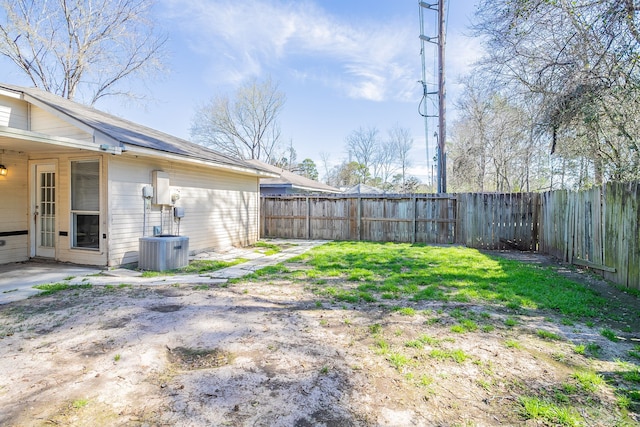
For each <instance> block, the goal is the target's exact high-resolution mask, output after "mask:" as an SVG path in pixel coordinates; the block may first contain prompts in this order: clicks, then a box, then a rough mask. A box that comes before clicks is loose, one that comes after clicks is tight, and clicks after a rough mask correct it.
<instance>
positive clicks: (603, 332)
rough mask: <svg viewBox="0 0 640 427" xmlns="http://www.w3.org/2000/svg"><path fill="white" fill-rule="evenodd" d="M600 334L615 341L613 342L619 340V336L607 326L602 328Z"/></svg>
mask: <svg viewBox="0 0 640 427" xmlns="http://www.w3.org/2000/svg"><path fill="white" fill-rule="evenodd" d="M600 335H602V336H603V337H605V338H606V339H608V340H609V341H613V342H617V341H618V336H617V335H616V333H615V332H613V331H612V330H611V329H607V328H604V329H601V330H600Z"/></svg>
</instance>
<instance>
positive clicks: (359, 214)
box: [356, 195, 362, 240]
mask: <svg viewBox="0 0 640 427" xmlns="http://www.w3.org/2000/svg"><path fill="white" fill-rule="evenodd" d="M356 202H357V203H358V205H357V206H356V220H357V223H356V224H357V225H356V231H357V233H358V240H362V230H361V227H362V197H361V196H360V195H358V197H357V198H356Z"/></svg>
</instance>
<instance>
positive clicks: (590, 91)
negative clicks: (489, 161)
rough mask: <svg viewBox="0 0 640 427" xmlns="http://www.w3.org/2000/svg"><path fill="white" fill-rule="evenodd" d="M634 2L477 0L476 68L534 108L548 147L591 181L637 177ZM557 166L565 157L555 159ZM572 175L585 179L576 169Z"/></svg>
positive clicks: (639, 96) (639, 86) (638, 47)
mask: <svg viewBox="0 0 640 427" xmlns="http://www.w3.org/2000/svg"><path fill="white" fill-rule="evenodd" d="M639 10H640V2H639V1H635V0H575V1H573V0H572V1H569V0H556V1H549V0H499V1H493V0H491V1H490V0H483V1H482V2H481V4H480V6H479V8H478V11H479V19H478V22H477V24H476V27H475V28H476V30H477V31H478V33H479V34H481V35H482V36H484V37H485V39H486V40H487V45H488V48H487V52H489V53H488V56H487V58H485V60H484V69H485V70H488V71H490V72H491V74H492V75H493V76H495V78H496V79H497V80H498V83H499V84H500V85H502V86H503V87H509V90H511V91H512V93H514V94H518V95H519V96H523V97H528V98H529V101H527V103H529V104H530V105H531V104H533V103H536V104H537V108H536V110H538V111H541V112H542V113H543V114H541V115H540V120H539V123H538V125H539V126H538V128H539V130H544V131H545V132H546V133H547V134H548V135H549V138H550V139H551V151H552V152H555V153H557V154H558V155H560V156H562V157H563V158H564V160H571V161H576V164H578V165H583V164H587V165H588V166H589V167H588V168H587V169H591V170H592V172H591V175H592V176H593V182H595V183H597V184H599V183H601V182H602V181H603V180H604V179H606V178H612V179H637V178H638V177H640V172H639V170H638V165H640V150H638V148H639V147H638V144H637V140H638V136H639V134H638V127H637V125H636V122H637V120H633V119H632V120H629V118H630V117H634V116H635V117H637V114H638V112H640V102H639V101H640V69H639V67H638V65H639V61H640V59H639V58H640V34H639V33H638V23H639V17H638V14H637V12H638V11H639ZM562 163H563V165H564V164H565V163H566V161H563V162H562ZM579 170H580V171H579V172H578V173H577V176H575V177H574V180H575V181H577V182H579V183H589V182H590V178H589V171H588V170H585V169H583V167H582V166H580V167H579Z"/></svg>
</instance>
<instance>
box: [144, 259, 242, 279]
mask: <svg viewBox="0 0 640 427" xmlns="http://www.w3.org/2000/svg"><path fill="white" fill-rule="evenodd" d="M247 261H248V260H247V259H245V258H237V259H234V260H232V261H214V260H207V259H196V260H193V261H191V262H190V263H189V265H187V266H186V267H183V268H178V269H176V270H165V271H143V272H142V277H163V276H175V275H178V274H204V273H210V272H213V271H217V270H221V269H223V268H227V267H232V266H234V265H237V264H242V263H243V262H247Z"/></svg>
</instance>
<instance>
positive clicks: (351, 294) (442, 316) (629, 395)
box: [238, 242, 640, 426]
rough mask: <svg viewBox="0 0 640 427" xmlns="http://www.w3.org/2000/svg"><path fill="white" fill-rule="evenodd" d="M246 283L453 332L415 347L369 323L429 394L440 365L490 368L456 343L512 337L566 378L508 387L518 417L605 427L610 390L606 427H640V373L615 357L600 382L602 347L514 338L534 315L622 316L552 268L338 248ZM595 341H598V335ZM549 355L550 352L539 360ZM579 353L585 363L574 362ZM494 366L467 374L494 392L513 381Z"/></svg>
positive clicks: (572, 320)
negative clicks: (639, 426)
mask: <svg viewBox="0 0 640 427" xmlns="http://www.w3.org/2000/svg"><path fill="white" fill-rule="evenodd" d="M301 265H302V266H304V268H301ZM247 280H249V281H252V280H253V281H261V282H264V281H267V282H269V281H271V282H272V283H277V282H278V281H291V282H292V283H295V282H302V283H305V286H306V287H307V289H308V290H310V291H312V292H313V293H314V294H315V295H316V296H317V297H318V300H317V301H316V307H318V308H323V309H330V308H333V309H337V308H341V309H343V310H344V309H347V310H362V309H364V310H366V309H367V308H366V307H370V308H372V309H373V308H374V307H375V308H382V309H383V310H386V313H388V314H387V315H388V316H391V315H392V314H393V313H395V314H397V315H401V316H406V317H420V319H423V322H424V324H425V325H430V326H433V325H437V324H440V325H443V326H445V325H446V326H445V327H446V330H447V332H448V334H447V336H446V337H444V338H443V337H439V338H435V337H433V336H430V335H428V334H422V335H421V336H417V337H415V338H414V339H403V338H402V337H403V336H404V335H405V332H406V331H403V330H402V329H396V330H395V331H388V330H387V331H385V330H384V329H385V328H383V327H381V325H380V324H379V323H376V324H372V325H369V333H370V335H371V337H373V339H374V343H373V348H374V350H375V352H376V354H378V355H380V356H382V357H384V358H385V359H386V360H387V362H388V363H389V366H391V367H393V368H395V369H397V370H398V371H399V372H401V373H402V374H403V375H404V378H405V380H407V381H409V382H412V383H414V384H416V386H418V387H425V384H428V387H427V388H428V389H430V390H433V387H434V384H436V383H437V378H434V377H433V375H432V374H430V373H429V369H424V368H425V367H428V366H430V365H431V364H432V363H434V361H439V362H441V363H442V362H443V361H453V362H455V363H456V364H465V363H468V360H472V361H473V362H472V363H474V364H476V365H478V366H483V363H484V362H482V361H481V360H480V359H479V358H477V357H474V356H473V354H470V353H469V352H468V351H464V350H462V349H460V348H457V347H456V346H455V345H453V343H455V342H459V341H460V340H465V339H467V340H471V339H472V338H471V334H476V335H477V334H480V335H479V336H480V340H482V335H481V334H482V333H485V334H486V333H494V332H498V334H502V335H504V337H505V340H504V346H505V348H510V349H512V350H513V351H522V352H529V353H531V354H533V355H534V358H544V357H549V359H552V360H553V361H552V363H561V364H563V369H565V370H566V372H565V374H564V375H565V376H566V380H565V381H562V382H560V383H558V384H556V385H554V386H551V387H548V386H547V387H544V386H540V385H536V386H531V387H528V386H527V384H525V383H519V382H518V381H519V380H513V381H515V383H516V385H515V386H513V387H511V388H512V390H510V391H511V392H512V393H513V395H512V396H510V397H509V399H512V400H513V401H514V402H515V403H514V404H513V410H514V411H517V412H518V413H519V415H520V417H521V419H525V420H526V419H531V420H536V421H537V422H539V423H541V424H542V425H562V426H581V425H591V424H590V423H592V422H594V419H595V420H596V421H595V424H594V425H600V423H602V422H603V421H602V420H599V419H598V415H597V414H598V413H599V411H600V410H601V408H600V406H599V405H604V403H603V402H602V400H601V397H600V395H599V394H597V393H598V392H605V393H612V394H613V395H615V396H616V399H617V400H616V402H617V403H616V405H617V408H616V409H615V410H616V411H617V414H618V415H617V416H616V417H617V418H616V419H615V420H613V421H612V419H610V418H609V419H607V420H606V421H604V424H608V423H613V424H612V425H614V424H616V425H636V424H635V423H634V421H633V419H632V418H629V416H628V415H627V414H628V411H629V410H633V411H635V412H638V410H639V409H640V384H639V382H640V381H637V380H636V378H640V374H638V372H640V365H637V364H635V363H633V362H631V363H630V362H620V361H619V360H617V359H614V360H613V361H612V362H615V363H617V364H618V365H617V366H618V368H619V369H618V368H615V369H614V370H613V371H612V372H606V374H601V373H598V372H597V369H598V368H597V363H596V361H598V360H599V358H600V356H601V355H602V352H600V350H602V347H601V345H600V344H596V343H594V342H580V343H571V342H567V340H566V339H564V338H563V337H562V336H560V335H559V334H558V333H556V332H551V331H549V330H547V329H537V330H533V331H532V333H531V335H535V337H536V338H538V339H539V340H540V341H542V342H543V344H542V345H543V346H547V347H549V349H548V350H547V349H546V347H543V348H544V350H543V351H542V352H540V350H538V349H536V350H533V349H532V348H529V347H531V346H528V345H527V344H524V342H525V341H526V340H524V339H523V338H522V336H521V334H522V331H519V332H516V331H517V329H518V325H521V324H524V323H526V320H520V319H524V318H525V317H527V316H528V317H531V316H538V317H541V318H543V319H545V321H546V322H547V324H549V325H550V326H551V327H553V325H554V324H555V325H564V326H567V327H573V328H574V330H575V331H577V330H578V326H579V325H580V324H587V325H590V326H591V327H594V325H595V323H594V322H596V321H602V320H606V318H607V316H608V315H611V316H612V317H613V316H615V313H616V310H617V309H618V306H617V305H616V303H614V302H612V301H608V300H607V299H605V298H603V297H602V296H600V295H599V294H598V292H596V291H595V290H593V289H591V288H589V287H586V286H585V285H583V284H581V283H578V282H576V281H573V280H571V279H569V278H567V277H566V276H564V275H561V274H560V273H558V272H557V271H555V270H554V269H552V268H550V267H545V266H540V265H535V264H524V263H522V262H519V261H514V260H509V259H505V258H502V257H499V256H493V255H489V254H486V253H482V252H480V251H478V250H474V249H469V248H464V247H455V246H427V245H420V244H413V245H412V244H395V243H371V242H334V243H329V244H325V245H323V246H320V247H317V248H315V249H313V250H311V251H309V252H307V253H305V254H303V255H301V256H300V257H298V258H297V259H294V260H291V263H287V265H286V266H285V265H278V266H274V267H269V268H267V269H263V270H261V271H258V272H256V274H254V275H252V276H249V277H246V278H244V279H239V281H238V283H245V282H246V281H247ZM434 304H439V305H436V306H437V307H439V308H438V309H436V310H433V309H429V308H424V307H430V306H432V305H434ZM471 307H474V309H470V308H471ZM496 312H500V313H502V314H501V315H496ZM638 315H639V316H640V312H638ZM500 318H501V319H502V320H499V319H500ZM323 322H324V323H323ZM345 322H351V320H349V319H347V320H345ZM320 324H321V325H324V326H326V325H327V324H328V321H326V320H322V321H321V323H320ZM585 328H586V327H585ZM604 330H607V329H604ZM503 331H505V332H503ZM509 331H511V333H510V332H509ZM594 334H596V335H597V334H598V330H597V329H595V330H594ZM611 334H613V332H610V333H609V335H611ZM602 335H604V336H605V337H607V334H602ZM474 339H477V338H474ZM528 339H529V338H527V340H528ZM447 343H448V344H447ZM544 343H546V344H544ZM554 346H555V347H554ZM637 348H638V346H636V347H633V349H631V350H629V351H628V355H630V356H631V357H632V358H634V357H635V355H636V354H637V353H636V349H637ZM588 349H590V350H588ZM547 351H549V353H550V354H548V355H547V356H542V354H546V353H547ZM576 355H580V357H583V359H575V358H576V357H578V356H576ZM570 359H571V361H570ZM576 360H578V362H576ZM421 365H422V366H421ZM488 366H489V367H487V366H484V368H483V369H481V371H484V373H483V374H482V375H470V378H469V380H472V381H475V382H476V383H477V384H479V385H480V386H481V387H482V388H484V389H486V390H494V389H495V388H496V387H495V384H496V383H497V382H498V379H497V378H496V377H508V376H509V375H510V373H508V372H503V373H499V372H491V367H490V366H491V363H489V364H488ZM471 371H473V370H471ZM487 372H489V373H487ZM634 372H635V373H636V374H633V373H634ZM534 376H535V375H534ZM541 376H542V377H544V374H542V375H541ZM474 378H475V380H474ZM536 381H537V379H536ZM540 381H541V382H543V379H540ZM603 390H606V391H603ZM594 408H595V409H594ZM604 424H602V425H604Z"/></svg>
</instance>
